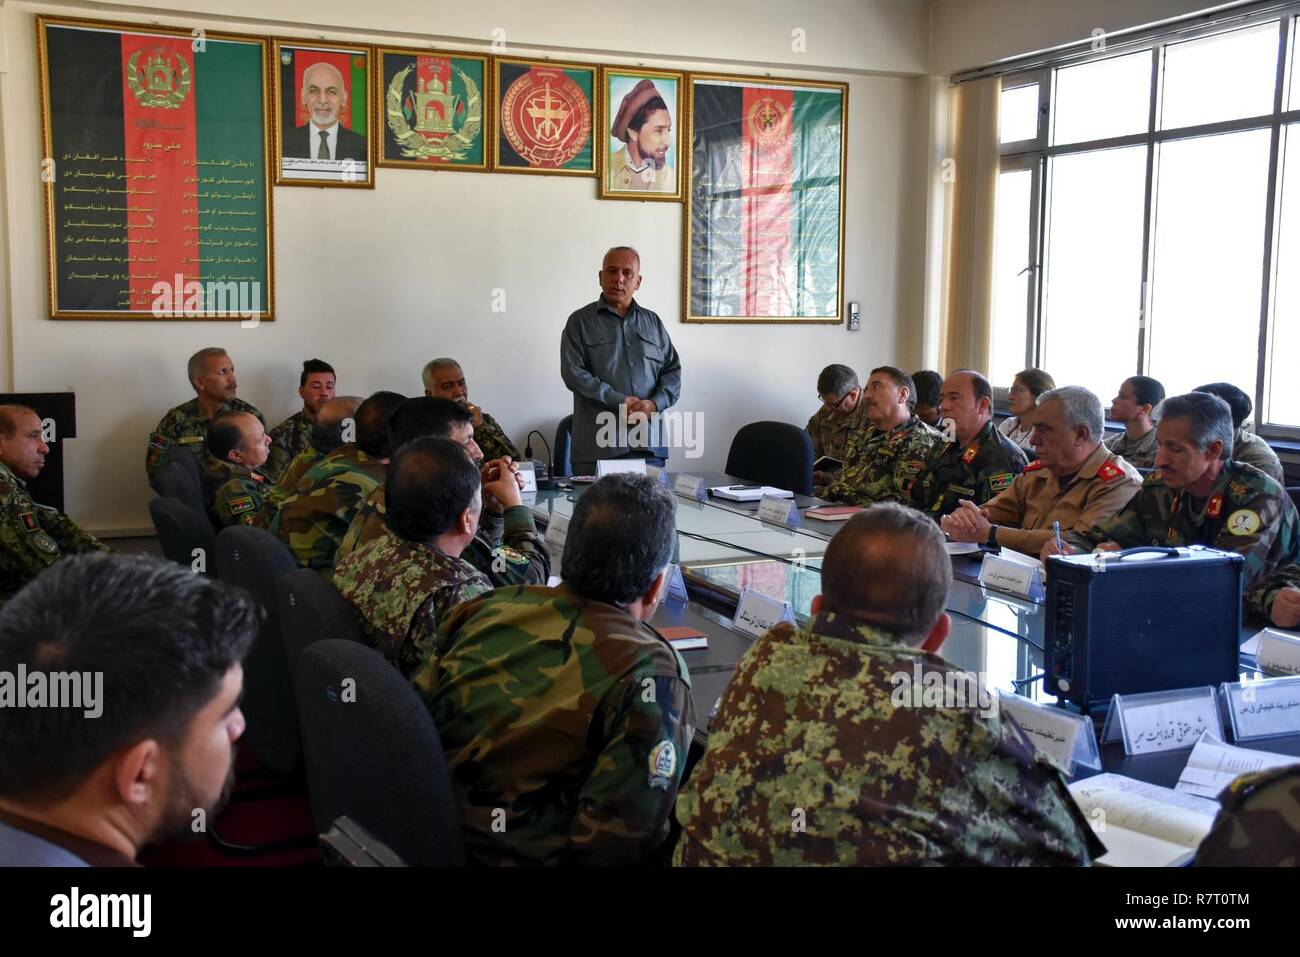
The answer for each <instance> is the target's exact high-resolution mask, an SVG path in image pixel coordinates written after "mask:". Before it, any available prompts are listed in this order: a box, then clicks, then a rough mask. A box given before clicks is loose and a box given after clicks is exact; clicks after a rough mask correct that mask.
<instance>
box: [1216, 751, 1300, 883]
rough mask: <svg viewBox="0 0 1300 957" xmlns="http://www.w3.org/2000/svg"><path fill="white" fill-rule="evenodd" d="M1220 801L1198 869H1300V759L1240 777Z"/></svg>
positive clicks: (1223, 792)
mask: <svg viewBox="0 0 1300 957" xmlns="http://www.w3.org/2000/svg"><path fill="white" fill-rule="evenodd" d="M1219 804H1220V805H1221V807H1220V810H1219V814H1218V816H1217V817H1216V818H1215V819H1214V826H1213V827H1211V828H1210V833H1209V834H1207V835H1205V840H1203V841H1201V846H1200V847H1199V848H1197V849H1196V861H1195V864H1196V866H1197V867H1300V763H1298V764H1289V765H1285V766H1283V767H1280V768H1271V769H1270V770H1267V771H1259V772H1256V773H1255V774H1243V775H1241V777H1239V778H1237V779H1236V780H1235V781H1233V782H1232V783H1231V784H1229V785H1228V786H1227V787H1226V788H1224V789H1223V791H1221V792H1220V793H1219Z"/></svg>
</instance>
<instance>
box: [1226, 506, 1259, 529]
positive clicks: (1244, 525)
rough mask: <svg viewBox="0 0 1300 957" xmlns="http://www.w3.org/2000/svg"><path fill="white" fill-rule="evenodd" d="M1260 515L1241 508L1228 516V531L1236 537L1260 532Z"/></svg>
mask: <svg viewBox="0 0 1300 957" xmlns="http://www.w3.org/2000/svg"><path fill="white" fill-rule="evenodd" d="M1259 524H1260V522H1259V513H1258V512H1252V511H1251V510H1250V509H1248V508H1240V509H1237V511H1235V512H1233V513H1232V514H1231V515H1229V516H1228V531H1230V532H1232V534H1234V535H1253V534H1255V532H1257V531H1259Z"/></svg>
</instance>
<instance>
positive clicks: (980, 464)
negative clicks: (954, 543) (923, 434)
mask: <svg viewBox="0 0 1300 957" xmlns="http://www.w3.org/2000/svg"><path fill="white" fill-rule="evenodd" d="M1025 465H1026V461H1025V453H1024V452H1022V451H1021V450H1020V447H1019V446H1017V445H1016V443H1014V442H1012V441H1011V440H1010V439H1009V438H1007V437H1006V436H1005V435H1003V434H1002V433H1001V432H999V431H998V430H997V429H995V428H994V427H993V420H992V419H990V420H989V421H988V422H986V423H984V428H982V429H980V431H979V433H978V434H977V435H976V436H975V438H973V439H971V440H970V441H969V442H967V443H966V444H965V445H958V444H957V443H956V442H946V443H943V444H941V445H940V446H939V447H938V448H936V449H935V450H934V452H932V453H931V454H930V460H929V461H928V462H927V463H926V467H925V474H924V475H923V476H922V478H921V480H920V481H919V482H917V483H916V484H915V485H914V486H913V487H912V488H913V494H912V502H913V504H914V505H915V506H916V507H917V508H919V509H923V510H924V511H927V512H929V513H930V515H931V516H932V517H934V518H938V517H939V516H940V515H947V514H949V513H950V512H952V511H954V510H955V509H956V508H957V504H958V503H959V502H960V501H961V500H962V499H964V498H965V499H970V500H971V501H972V502H974V503H975V504H976V505H983V504H984V503H985V502H987V501H988V500H989V499H991V498H992V497H993V496H994V495H997V494H998V493H999V492H1004V491H1006V490H1007V489H1009V488H1010V487H1011V483H1012V482H1013V481H1015V478H1016V476H1017V475H1019V474H1020V473H1021V472H1023V471H1024V469H1025Z"/></svg>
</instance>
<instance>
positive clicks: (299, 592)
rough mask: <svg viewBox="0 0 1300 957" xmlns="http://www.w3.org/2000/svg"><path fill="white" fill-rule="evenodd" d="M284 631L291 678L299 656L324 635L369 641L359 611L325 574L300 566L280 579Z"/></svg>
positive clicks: (281, 625) (282, 629)
mask: <svg viewBox="0 0 1300 957" xmlns="http://www.w3.org/2000/svg"><path fill="white" fill-rule="evenodd" d="M276 590H277V591H278V592H279V608H280V631H281V633H282V637H283V639H284V657H285V664H286V665H287V666H288V669H289V678H290V680H291V681H294V680H296V679H297V674H298V659H299V658H300V657H301V656H302V653H303V652H304V651H306V650H307V648H308V647H309V646H311V645H312V644H314V643H315V642H317V641H320V640H321V639H323V638H342V639H345V640H347V641H356V642H360V643H362V644H365V637H364V636H363V635H362V632H361V627H360V625H358V624H357V616H356V613H355V612H354V611H353V610H352V606H351V605H349V604H348V602H347V599H345V598H344V597H343V596H342V595H340V594H339V590H338V589H337V588H335V587H334V586H333V585H332V584H330V582H329V579H328V578H327V577H326V574H325V573H322V572H318V571H315V570H313V569H311V568H298V569H295V570H294V571H291V572H289V574H287V575H285V576H284V577H283V578H281V579H280V581H279V583H278V584H277V588H276Z"/></svg>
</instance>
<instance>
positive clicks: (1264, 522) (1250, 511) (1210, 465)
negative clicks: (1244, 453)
mask: <svg viewBox="0 0 1300 957" xmlns="http://www.w3.org/2000/svg"><path fill="white" fill-rule="evenodd" d="M1156 428H1157V429H1158V431H1159V442H1160V449H1159V452H1158V453H1157V455H1156V471H1154V472H1152V473H1151V474H1150V475H1148V476H1147V477H1146V481H1144V482H1143V483H1142V488H1141V489H1139V490H1138V493H1137V494H1136V495H1135V496H1133V498H1132V499H1130V500H1129V503H1128V505H1126V506H1125V507H1124V509H1123V510H1122V511H1121V512H1120V513H1119V514H1118V515H1115V516H1114V517H1113V518H1109V519H1107V520H1105V521H1103V522H1100V523H1098V524H1097V525H1094V526H1093V527H1092V528H1091V529H1090V530H1088V531H1087V532H1079V531H1073V532H1071V533H1069V534H1068V535H1066V536H1064V541H1065V553H1066V554H1074V553H1076V552H1079V551H1087V550H1089V549H1094V548H1100V549H1103V550H1110V551H1114V550H1118V549H1123V548H1134V547H1137V546H1140V545H1160V546H1166V547H1173V546H1181V545H1205V546H1208V547H1210V548H1218V549H1222V550H1223V551H1232V552H1238V553H1239V554H1241V555H1242V557H1243V558H1244V559H1245V571H1244V573H1243V575H1242V590H1243V592H1244V593H1245V605H1246V609H1247V610H1248V611H1249V612H1251V613H1252V614H1256V615H1259V616H1261V617H1267V609H1266V608H1265V600H1266V599H1267V598H1268V597H1269V596H1270V595H1271V594H1273V592H1272V591H1270V588H1269V585H1270V583H1269V576H1271V575H1272V574H1273V573H1274V572H1275V571H1276V570H1277V569H1278V568H1281V567H1283V566H1285V565H1288V564H1291V563H1294V562H1296V561H1300V516H1297V514H1296V508H1295V506H1294V505H1293V504H1291V499H1290V498H1289V497H1288V496H1287V494H1286V490H1285V489H1283V488H1282V486H1280V485H1278V484H1277V483H1276V482H1275V481H1273V480H1272V479H1271V478H1269V477H1268V476H1267V475H1265V474H1264V473H1263V472H1261V471H1260V470H1259V469H1257V468H1254V467H1253V466H1250V465H1245V464H1243V463H1241V462H1234V461H1232V460H1231V459H1229V458H1228V457H1227V456H1228V455H1229V453H1230V451H1231V449H1232V439H1233V428H1232V417H1231V413H1230V412H1229V410H1228V405H1227V403H1225V402H1224V401H1223V400H1222V399H1220V398H1218V397H1217V396H1214V395H1210V394H1209V393H1205V392H1189V393H1188V394H1187V395H1180V396H1172V397H1171V398H1168V399H1166V400H1165V402H1164V405H1163V406H1162V407H1161V416H1160V424H1159V425H1158V426H1157V427H1156ZM1056 553H1057V548H1056V544H1055V543H1054V542H1048V543H1047V544H1046V545H1045V546H1044V547H1043V550H1042V557H1043V558H1044V559H1046V558H1047V556H1049V555H1053V554H1056Z"/></svg>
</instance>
